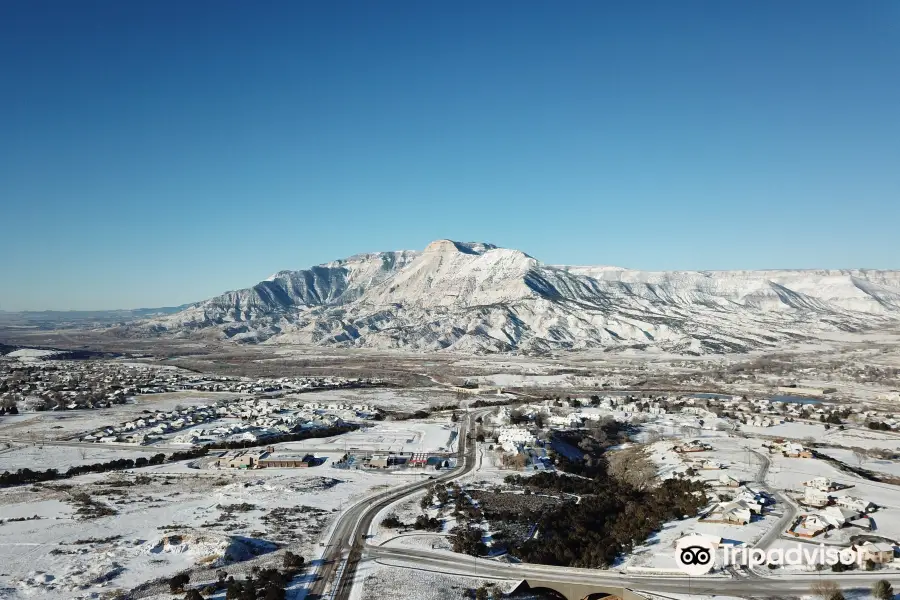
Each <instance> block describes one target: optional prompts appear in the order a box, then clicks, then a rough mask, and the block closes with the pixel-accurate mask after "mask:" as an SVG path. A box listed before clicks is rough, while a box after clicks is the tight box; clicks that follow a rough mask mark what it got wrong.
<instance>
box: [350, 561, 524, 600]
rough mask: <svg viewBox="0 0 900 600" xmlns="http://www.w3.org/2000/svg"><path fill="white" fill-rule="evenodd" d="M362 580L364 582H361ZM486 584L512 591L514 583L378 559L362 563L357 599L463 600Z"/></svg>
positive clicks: (356, 589) (354, 593) (356, 587)
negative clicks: (400, 566) (398, 564)
mask: <svg viewBox="0 0 900 600" xmlns="http://www.w3.org/2000/svg"><path fill="white" fill-rule="evenodd" d="M359 582H362V585H360V584H359ZM482 585H496V586H497V588H498V589H499V590H501V591H503V592H508V591H510V590H511V589H512V588H513V587H514V585H515V584H514V583H510V582H507V581H500V582H496V581H491V580H485V579H478V578H474V577H459V576H455V575H444V574H441V573H434V572H431V571H427V570H424V569H405V568H399V567H391V566H387V565H384V564H380V563H376V562H374V561H365V562H363V563H361V564H360V566H359V570H358V572H357V585H355V586H354V587H353V592H352V595H351V598H352V599H353V600H366V599H369V598H416V599H417V600H418V599H423V600H459V599H460V598H466V597H472V596H470V595H469V594H471V593H472V592H474V590H475V589H476V588H478V587H479V586H482Z"/></svg>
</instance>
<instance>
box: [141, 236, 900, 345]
mask: <svg viewBox="0 0 900 600" xmlns="http://www.w3.org/2000/svg"><path fill="white" fill-rule="evenodd" d="M896 325H900V271H876V270H864V269H851V270H784V271H775V270H772V271H672V272H646V271H634V270H630V269H623V268H619V267H609V266H597V267H590V266H577V267H575V266H552V265H546V264H543V263H541V262H540V261H539V260H537V259H535V258H533V257H531V256H529V255H528V254H525V253H524V252H521V251H519V250H512V249H507V248H498V247H497V246H494V245H491V244H485V243H462V242H454V241H450V240H438V241H436V242H432V243H431V244H429V245H428V247H427V248H425V250H423V251H406V250H404V251H397V252H375V253H371V254H359V255H356V256H351V257H350V258H346V259H342V260H336V261H333V262H330V263H326V264H323V265H318V266H315V267H311V268H309V269H305V270H301V271H279V272H278V273H276V274H275V275H273V276H271V277H269V278H268V279H266V280H265V281H262V282H260V283H258V284H256V285H255V286H253V287H251V288H247V289H243V290H238V291H233V292H226V293H225V294H222V295H220V296H216V297H215V298H211V299H209V300H206V301H203V302H199V303H196V304H193V305H191V306H189V307H187V308H185V309H184V310H182V311H180V312H177V313H175V314H172V315H167V316H164V317H160V318H156V319H153V320H149V321H144V322H142V323H141V324H140V325H139V326H140V327H141V328H142V329H144V330H149V331H153V332H156V333H158V334H162V335H170V334H174V335H179V336H185V335H192V334H195V333H202V334H204V335H209V334H210V333H213V334H215V335H217V336H221V337H223V338H230V339H233V340H237V341H242V342H246V343H261V342H265V343H300V344H316V345H326V346H346V347H368V348H382V349H386V348H402V349H407V350H422V351H434V350H445V349H447V350H455V351H466V352H504V351H519V352H545V351H551V350H579V349H590V348H609V349H625V348H639V349H647V348H657V349H659V350H663V351H669V352H678V353H701V354H702V353H710V352H739V351H746V350H752V349H757V348H766V347H777V346H779V345H780V344H782V343H785V342H790V341H803V340H815V339H817V338H821V337H826V336H828V337H831V336H833V334H835V333H839V332H847V331H860V330H871V329H878V328H883V327H892V326H896Z"/></svg>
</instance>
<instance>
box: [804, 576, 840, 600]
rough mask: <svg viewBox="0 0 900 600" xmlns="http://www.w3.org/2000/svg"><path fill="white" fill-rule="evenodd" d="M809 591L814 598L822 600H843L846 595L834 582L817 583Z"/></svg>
mask: <svg viewBox="0 0 900 600" xmlns="http://www.w3.org/2000/svg"><path fill="white" fill-rule="evenodd" d="M809 591H810V592H811V593H812V595H813V596H818V597H819V598H821V599H822V600H843V598H844V594H843V592H842V591H841V586H839V585H838V584H837V583H835V582H834V581H828V580H826V581H817V582H815V583H814V584H812V585H811V586H810V588H809Z"/></svg>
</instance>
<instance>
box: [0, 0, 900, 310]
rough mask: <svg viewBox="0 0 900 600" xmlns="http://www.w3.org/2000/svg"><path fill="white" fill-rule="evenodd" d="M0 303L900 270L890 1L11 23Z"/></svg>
mask: <svg viewBox="0 0 900 600" xmlns="http://www.w3.org/2000/svg"><path fill="white" fill-rule="evenodd" d="M0 73H2V76H0V202H2V212H0V240H2V248H3V258H2V260H0V309H3V310H21V309H47V308H54V309H67V308H71V309H84V308H96V309H101V308H126V307H138V306H161V305H174V304H180V303H184V302H189V301H195V300H200V299H203V298H206V297H209V296H212V295H214V294H217V293H219V292H222V291H224V290H227V289H235V288H239V287H245V286H248V285H252V284H253V283H255V282H257V281H259V280H260V279H262V278H264V277H266V276H268V275H269V274H271V273H272V272H274V271H277V270H280V269H287V268H296V269H299V268H304V267H307V266H310V265H312V264H317V263H321V262H325V261H328V260H332V259H335V258H339V257H344V256H348V255H351V254H355V253H357V252H364V251H374V250H392V249H415V248H422V247H424V246H425V245H426V244H427V243H428V242H429V241H431V240H434V239H438V238H452V239H457V240H466V241H469V240H478V241H489V242H492V243H495V244H498V245H501V246H508V247H515V248H519V249H521V250H523V251H525V252H528V253H529V254H531V255H532V256H535V257H536V258H539V259H541V260H543V261H545V262H549V263H568V264H616V265H621V266H626V267H633V268H641V269H730V268H774V267H785V268H806V267H870V268H900V241H898V240H900V231H898V223H900V77H898V75H897V74H898V73H900V3H897V2H895V1H893V0H890V1H875V0H873V1H870V2H864V3H849V2H829V1H815V2H811V1H801V0H798V1H792V2H781V1H778V2H775V1H773V2H766V1H760V2H744V3H736V2H717V1H713V0H709V1H708V2H698V1H693V0H685V1H684V2H668V1H666V2H627V3H626V2H622V3H614V2H595V1H569V2H564V3H551V2H543V1H540V2H537V1H532V0H516V1H504V0H495V1H492V2H487V3H485V2H468V1H457V2H418V1H415V2H414V1H405V0H398V1H396V2H370V1H368V0H366V1H361V2H349V1H347V2H331V3H329V2H295V1H289V2H236V1H232V0H220V1H215V2H213V1H210V2H201V1H188V2H182V1H180V0H179V1H176V0H161V1H160V2H120V1H118V0H111V1H105V2H100V1H95V0H79V1H77V2H72V1H68V0H58V1H50V0H39V1H36V2H3V3H0Z"/></svg>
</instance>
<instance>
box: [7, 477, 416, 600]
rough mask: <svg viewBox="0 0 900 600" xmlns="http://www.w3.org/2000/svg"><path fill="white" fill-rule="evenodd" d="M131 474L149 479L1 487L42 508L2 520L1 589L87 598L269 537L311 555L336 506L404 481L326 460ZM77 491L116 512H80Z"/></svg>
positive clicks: (12, 594)
mask: <svg viewBox="0 0 900 600" xmlns="http://www.w3.org/2000/svg"><path fill="white" fill-rule="evenodd" d="M135 473H137V474H140V475H143V476H145V477H148V478H149V479H147V478H144V477H142V478H141V479H138V478H137V475H135V474H131V475H129V474H115V475H111V474H103V475H85V476H82V477H77V478H74V479H69V480H65V481H61V482H55V483H50V484H47V485H38V486H19V487H14V488H8V489H5V490H2V491H0V514H2V515H3V517H4V518H5V519H10V518H20V517H33V516H35V515H36V516H38V517H40V518H39V519H36V520H28V521H18V522H15V521H14V522H5V523H3V524H2V525H0V564H3V565H4V567H3V569H2V575H0V589H5V590H7V592H4V593H5V594H7V595H5V596H3V597H4V598H11V599H19V598H31V597H41V598H51V599H52V598H59V599H66V600H68V599H74V598H83V597H90V595H91V594H92V593H95V592H97V591H101V590H106V591H110V590H113V589H116V588H123V589H127V588H130V587H134V586H136V585H138V584H140V583H142V582H144V581H147V580H150V579H154V578H157V577H164V576H170V575H172V574H174V573H175V572H177V571H179V570H182V569H185V568H189V567H196V566H202V565H205V566H208V567H209V568H210V569H213V568H214V567H216V566H217V565H221V564H224V563H227V562H229V559H228V558H226V555H231V556H233V557H234V558H237V559H252V558H253V557H254V555H255V554H257V553H261V554H262V555H263V556H265V554H266V553H269V552H271V551H273V550H275V549H276V547H277V545H285V546H287V547H289V548H290V549H291V550H292V551H294V552H298V553H300V554H301V555H303V556H305V557H307V559H310V558H313V557H315V556H317V555H318V553H319V551H320V549H319V547H318V542H319V540H320V539H321V538H322V537H323V536H324V535H325V534H326V531H327V529H328V527H329V526H330V524H331V523H332V522H333V521H334V519H335V518H336V516H337V514H338V513H337V511H338V510H339V509H340V508H341V506H344V505H347V504H349V503H351V502H353V501H356V500H358V499H360V498H362V497H364V496H366V495H368V494H370V493H375V492H377V491H379V490H381V489H385V488H387V487H390V486H396V485H403V484H404V483H407V481H406V480H405V478H401V477H391V476H386V475H381V474H376V473H368V472H362V471H343V470H338V469H332V468H329V467H317V468H311V469H266V470H265V471H229V472H217V473H209V472H207V471H202V472H198V471H197V470H195V469H189V468H186V467H185V466H184V465H182V464H178V465H164V466H161V467H155V468H154V467H151V468H148V469H140V470H137V471H136V472H135ZM69 486H71V487H69ZM79 492H83V493H86V494H88V495H89V496H90V497H91V498H92V499H93V501H94V502H98V503H99V504H100V505H101V506H104V507H106V508H108V509H112V510H115V511H117V513H118V514H115V515H107V516H97V517H94V518H87V517H85V516H84V515H79V514H78V513H77V511H78V510H79V508H80V507H82V505H81V504H79V502H78V500H77V499H76V498H75V497H74V495H75V494H77V493H79ZM228 569H229V571H230V572H240V569H241V565H240V564H235V565H232V566H230V567H228ZM0 595H2V594H0Z"/></svg>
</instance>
